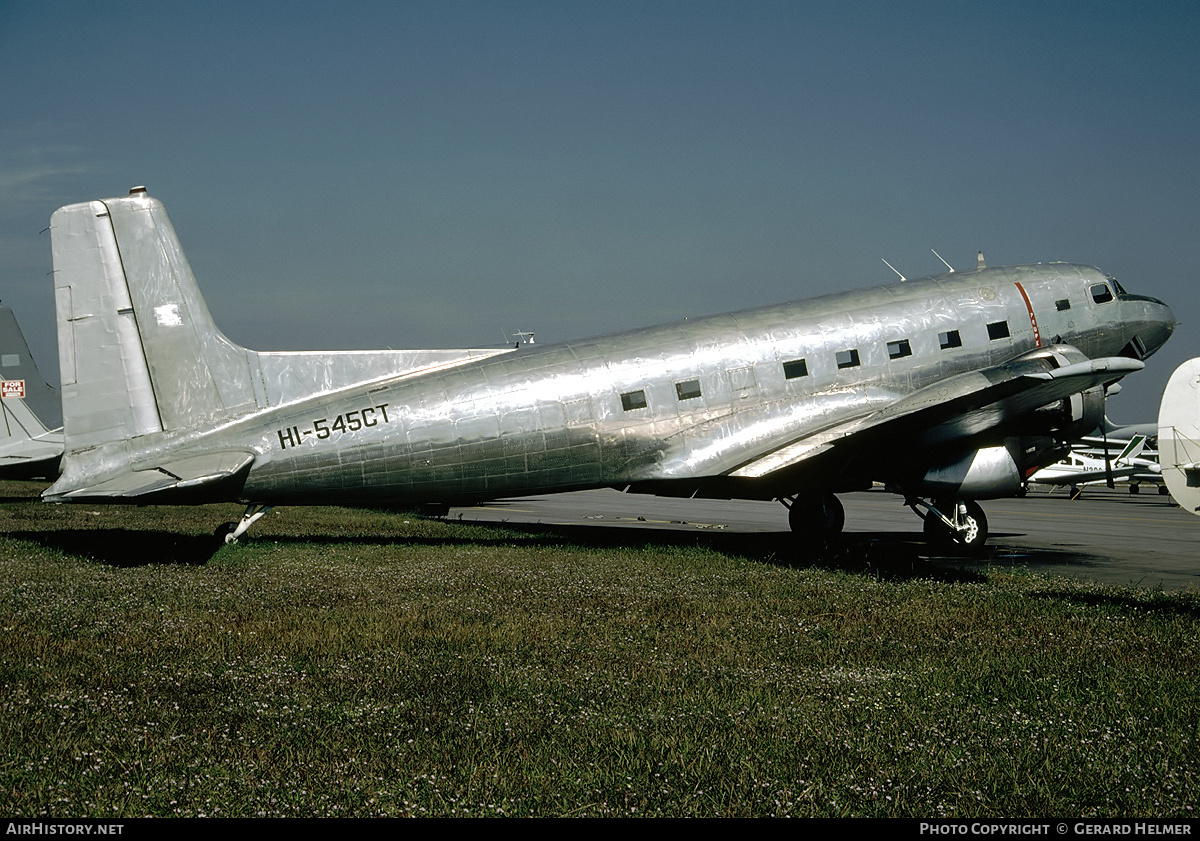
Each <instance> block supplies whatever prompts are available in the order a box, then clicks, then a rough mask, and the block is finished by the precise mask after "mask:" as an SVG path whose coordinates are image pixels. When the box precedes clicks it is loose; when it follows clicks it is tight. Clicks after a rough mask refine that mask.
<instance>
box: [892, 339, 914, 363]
mask: <svg viewBox="0 0 1200 841" xmlns="http://www.w3.org/2000/svg"><path fill="white" fill-rule="evenodd" d="M887 351H888V359H903V358H904V357H906V356H912V347H910V346H909V344H908V339H899V340H897V341H894V342H888V345H887Z"/></svg>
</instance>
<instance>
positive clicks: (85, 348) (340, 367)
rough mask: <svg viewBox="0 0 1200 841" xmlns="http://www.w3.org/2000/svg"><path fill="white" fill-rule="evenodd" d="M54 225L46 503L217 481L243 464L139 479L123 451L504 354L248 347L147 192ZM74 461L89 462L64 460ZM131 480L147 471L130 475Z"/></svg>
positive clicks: (135, 497) (72, 212)
mask: <svg viewBox="0 0 1200 841" xmlns="http://www.w3.org/2000/svg"><path fill="white" fill-rule="evenodd" d="M50 226H51V233H52V241H53V253H54V293H55V305H56V308H57V312H58V343H59V366H60V368H61V372H62V411H63V433H64V437H65V453H64V459H65V460H64V469H63V476H62V478H61V479H60V481H59V482H58V483H57V484H56V485H55V486H54V487H53V488H51V489H50V490H49V491H47V493H46V497H47V498H48V499H62V498H73V497H90V496H92V495H93V494H94V495H97V496H99V495H103V496H104V497H105V498H112V497H114V496H117V497H121V498H129V499H130V500H131V501H143V500H141V499H140V498H139V497H140V495H144V494H147V493H151V492H154V493H159V492H160V491H161V490H162V487H161V482H160V481H159V478H158V477H159V475H160V474H165V475H168V476H172V477H174V479H173V481H174V482H175V486H177V487H180V488H183V487H187V488H189V489H191V488H195V487H197V486H198V485H203V484H205V483H207V482H209V481H210V480H211V479H213V477H219V476H224V475H225V474H227V473H228V472H229V469H230V468H229V464H235V465H236V469H237V470H238V471H241V470H243V469H247V468H248V464H249V462H248V461H247V460H246V459H248V458H250V456H249V455H246V457H245V458H243V457H242V456H243V455H244V454H241V453H238V454H235V455H229V454H226V455H221V456H220V457H218V458H215V459H214V458H205V459H202V460H201V461H199V462H194V461H189V462H188V463H187V464H186V465H182V464H175V467H176V468H178V469H174V468H173V467H171V466H163V465H157V466H156V467H154V468H153V470H148V469H147V468H145V467H141V466H135V465H134V464H133V463H132V462H131V461H130V459H131V456H130V455H129V454H130V453H133V452H134V450H135V449H137V450H139V451H142V452H145V451H146V450H147V448H150V449H151V450H152V449H153V446H154V441H155V440H156V439H155V438H154V436H160V437H163V436H167V437H176V436H178V435H179V434H187V433H188V432H189V431H190V430H207V429H213V428H214V427H218V426H221V425H223V424H227V423H230V422H233V421H236V420H237V419H238V418H241V417H243V416H246V415H249V414H253V413H256V412H260V411H265V410H268V409H273V408H277V407H279V406H283V405H286V404H289V403H295V402H298V401H302V400H306V399H309V398H312V397H314V396H317V395H324V394H329V393H333V392H336V391H339V390H341V389H346V388H351V387H356V386H362V385H364V384H365V383H370V382H373V381H377V380H380V379H384V378H395V377H399V376H407V375H417V374H420V373H424V372H426V371H430V370H433V369H435V368H441V367H446V366H450V365H457V364H461V363H463V362H466V361H468V360H471V359H478V358H481V357H485V356H490V355H493V354H496V353H505V352H508V349H504V350H492V349H484V350H472V349H465V350H460V349H452V350H396V351H391V350H389V351H318V352H303V353H290V352H266V353H264V352H257V351H252V350H248V349H246V348H244V347H241V346H240V345H237V344H235V343H234V342H232V341H230V340H229V339H228V338H226V337H225V335H224V334H223V333H222V332H221V331H220V330H219V329H217V326H216V324H214V323H213V319H212V316H211V314H210V313H209V310H208V306H207V305H206V304H205V302H204V298H203V297H202V296H201V294H200V290H199V288H198V287H197V285H196V279H195V277H194V276H193V275H192V270H191V268H190V266H189V265H188V262H187V259H186V258H185V257H184V255H183V250H182V248H181V247H180V245H179V240H178V239H177V238H176V236H175V230H174V228H173V227H172V226H171V222H170V220H169V219H168V218H167V212H166V210H165V208H164V207H163V206H162V204H161V203H160V202H159V201H157V200H156V199H153V198H151V197H149V196H148V195H146V191H145V188H142V187H137V188H134V189H133V190H131V191H130V194H129V195H128V196H126V197H122V198H116V199H105V200H103V201H92V202H85V203H82V204H74V205H70V206H68V207H63V208H60V209H59V210H58V211H56V212H55V214H54V216H53V217H52V219H51V222H50ZM96 448H103V449H104V454H103V455H101V454H99V453H95V452H91V451H92V450H94V449H96ZM84 451H89V452H88V456H87V457H86V458H78V459H77V458H73V456H74V455H75V454H81V453H83V452H84ZM227 455H228V456H229V457H228V458H227V457H226V456H227ZM134 460H135V461H139V463H140V459H134ZM85 462H86V464H87V467H84V466H83V465H84V463H85ZM151 463H152V464H153V462H151ZM131 470H132V471H134V472H135V473H140V474H146V475H139V476H136V477H134V478H132V479H131V478H129V477H128V476H126V474H128V473H129V471H131ZM151 474H153V475H151ZM191 474H195V475H191ZM122 476H125V478H121V477H122ZM150 479H154V481H149V480H150ZM202 496H203V495H201V497H202Z"/></svg>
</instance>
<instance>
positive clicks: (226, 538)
mask: <svg viewBox="0 0 1200 841" xmlns="http://www.w3.org/2000/svg"><path fill="white" fill-rule="evenodd" d="M237 525H238V524H237V523H221V525H219V526H217V527H216V529H215V530H214V531H213V537H215V538H216V539H217V542H218V543H220V544H221V545H225V544H227V543H237V542H238V539H237V538H236V537H234V536H233V532H234V531H235V530H236V529H237Z"/></svg>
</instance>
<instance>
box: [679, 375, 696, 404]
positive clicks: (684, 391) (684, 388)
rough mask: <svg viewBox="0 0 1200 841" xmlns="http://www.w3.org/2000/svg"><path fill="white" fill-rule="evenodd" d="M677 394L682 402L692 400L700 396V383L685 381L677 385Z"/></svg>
mask: <svg viewBox="0 0 1200 841" xmlns="http://www.w3.org/2000/svg"><path fill="white" fill-rule="evenodd" d="M675 393H676V394H678V395H679V399H680V400H691V399H693V398H696V397H699V396H700V381H699V380H685V381H683V382H681V383H675Z"/></svg>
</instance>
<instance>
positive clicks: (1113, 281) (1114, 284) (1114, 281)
mask: <svg viewBox="0 0 1200 841" xmlns="http://www.w3.org/2000/svg"><path fill="white" fill-rule="evenodd" d="M1105 277H1106V278H1108V282H1109V283H1111V284H1112V287H1113V289H1115V290H1116V293H1117V294H1118V295H1125V294H1127V293H1126V292H1125V287H1124V286H1122V285H1121V284H1120V283H1118V282H1117V279H1116V278H1115V277H1113V276H1112V275H1110V274H1108V275H1105Z"/></svg>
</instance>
